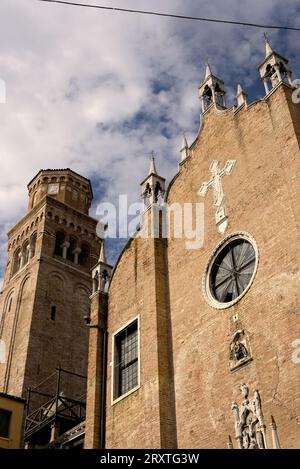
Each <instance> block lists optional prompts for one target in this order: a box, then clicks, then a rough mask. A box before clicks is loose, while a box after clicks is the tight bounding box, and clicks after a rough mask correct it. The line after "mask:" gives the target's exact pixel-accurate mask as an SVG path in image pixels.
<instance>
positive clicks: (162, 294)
mask: <svg viewBox="0 0 300 469" xmlns="http://www.w3.org/2000/svg"><path fill="white" fill-rule="evenodd" d="M291 92H292V91H291V88H290V87H289V86H288V85H285V84H283V83H281V84H280V85H278V86H277V87H276V88H275V89H274V90H273V91H272V92H271V93H269V94H268V95H267V96H266V97H265V99H263V100H261V101H259V102H256V103H253V104H251V105H250V106H248V107H245V106H242V107H241V108H239V109H238V110H234V109H228V110H224V111H219V110H216V109H215V108H214V107H212V108H210V109H209V110H208V111H207V112H206V113H205V114H204V116H203V123H202V128H201V131H200V133H199V135H198V137H197V138H196V141H195V142H194V144H193V145H192V147H191V153H192V154H191V156H190V157H188V158H187V159H186V160H185V161H184V162H183V163H182V164H181V165H180V170H179V172H178V174H177V175H176V177H175V178H174V179H173V181H172V182H171V184H170V187H169V189H168V193H167V202H168V203H169V204H172V203H175V202H179V203H180V204H183V203H185V202H194V203H196V202H203V203H204V221H205V224H204V246H203V248H198V249H194V250H187V249H186V246H185V240H184V239H177V238H174V237H171V238H170V239H169V240H168V242H167V243H166V242H165V241H164V240H161V239H158V240H153V239H151V238H150V239H142V238H140V237H138V238H135V239H132V240H130V241H129V242H128V244H127V246H126V248H125V249H124V251H123V253H122V255H121V257H120V259H119V261H118V264H117V266H116V268H115V271H114V275H113V278H112V282H111V285H110V290H109V303H108V318H107V321H108V322H107V324H108V366H107V396H106V397H107V398H106V447H108V448H121V447H126V448H138V447H140V448H159V447H165V448H167V447H176V446H177V445H178V447H179V448H188V447H189V448H226V445H227V442H228V435H231V436H232V439H233V442H234V446H235V447H236V442H235V441H234V436H235V434H234V420H233V415H232V411H231V403H232V401H237V402H240V401H241V395H240V390H239V387H240V385H241V384H242V383H246V384H247V385H248V386H249V388H250V397H252V395H253V392H254V390H255V389H258V390H259V391H260V395H261V399H262V406H263V411H264V415H265V421H266V423H267V427H268V428H267V440H268V445H269V446H271V444H272V443H271V431H270V428H269V423H270V421H271V420H270V419H271V415H273V416H274V419H275V421H276V423H277V427H278V434H279V439H280V442H281V445H282V447H284V448H296V447H299V446H300V393H299V389H300V365H299V364H298V365H297V364H295V363H293V361H292V353H293V348H292V342H293V341H294V340H295V339H297V338H300V304H299V303H300V294H299V291H300V288H299V287H300V273H299V272H300V254H299V245H300V244H299V242H300V231H299V223H300V206H299V203H298V197H299V189H300V151H299V138H300V106H299V105H296V104H293V103H292V100H291ZM213 159H217V160H219V161H220V167H223V166H224V164H225V163H226V161H227V160H228V159H233V160H236V165H235V168H234V170H233V172H232V174H231V175H229V176H226V177H224V178H223V180H222V182H223V188H224V193H225V197H226V198H225V204H226V209H227V213H228V216H229V225H228V228H227V231H226V232H225V233H224V235H220V233H219V232H218V231H217V228H216V224H215V207H213V195H212V192H211V191H209V192H208V194H207V195H206V197H205V198H201V197H199V196H198V195H197V192H198V190H199V188H200V186H201V184H202V183H203V182H204V181H207V180H208V179H209V177H210V174H209V166H210V164H211V162H212V160H213ZM148 213H150V211H149V212H148ZM146 216H147V215H146ZM241 231H242V232H246V233H249V234H250V235H251V236H252V237H253V238H254V239H255V241H256V244H257V246H258V253H259V264H258V269H257V273H256V276H255V279H254V282H253V284H252V286H251V287H250V289H249V291H248V292H247V293H246V294H245V295H244V296H243V297H242V298H241V299H240V301H238V302H237V303H235V304H234V305H233V306H232V307H230V308H227V309H216V308H214V307H212V306H210V305H209V304H208V302H207V301H206V298H205V294H204V292H203V286H202V284H203V277H204V275H205V271H206V267H207V264H208V262H209V259H210V258H211V256H212V254H213V253H214V251H215V249H216V246H217V245H218V244H219V243H220V242H221V241H222V239H224V238H225V237H227V236H228V235H231V234H235V233H237V232H241ZM137 315H139V317H140V387H139V389H137V390H136V391H135V392H133V393H132V394H130V395H128V396H127V397H125V398H124V399H121V400H120V401H119V402H117V403H114V404H113V405H112V399H111V381H112V334H113V333H114V332H115V331H116V330H118V329H119V328H121V327H123V326H124V325H125V324H126V323H128V321H130V320H132V319H134V318H135V317H136V316H137ZM233 316H236V318H237V320H236V321H234V320H233ZM240 329H242V330H244V331H245V333H246V334H247V336H248V339H249V343H250V348H251V354H252V358H253V360H252V361H251V362H249V363H248V364H247V365H246V366H244V367H243V368H240V369H238V370H237V371H235V372H231V371H230V369H229V350H230V349H229V347H230V341H231V338H232V336H233V334H234V332H235V331H237V330H240ZM91 347H92V348H91V349H90V354H93V353H94V351H93V345H92V344H91ZM97 379H98V377H97V378H96V377H95V376H90V384H91V389H93V380H94V383H95V382H96V381H97ZM94 424H95V422H94ZM86 431H87V435H89V432H90V431H92V429H90V426H89V425H87V430H86Z"/></svg>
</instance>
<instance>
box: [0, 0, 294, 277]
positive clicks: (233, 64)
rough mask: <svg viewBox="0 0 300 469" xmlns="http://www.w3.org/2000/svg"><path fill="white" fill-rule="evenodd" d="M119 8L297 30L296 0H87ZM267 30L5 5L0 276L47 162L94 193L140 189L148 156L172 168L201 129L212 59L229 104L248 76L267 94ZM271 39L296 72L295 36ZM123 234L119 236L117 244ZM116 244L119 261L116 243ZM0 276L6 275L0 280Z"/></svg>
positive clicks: (0, 52) (33, 1)
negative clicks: (10, 236) (9, 239)
mask: <svg viewBox="0 0 300 469" xmlns="http://www.w3.org/2000/svg"><path fill="white" fill-rule="evenodd" d="M89 3H90V4H102V5H107V6H115V7H121V8H133V9H147V10H157V11H163V12H170V13H175V14H185V15H195V16H202V17H204V16H205V17H210V18H222V19H228V20H237V21H246V22H257V23H267V24H279V25H290V26H298V27H300V16H299V12H300V5H299V2H296V1H294V0H285V1H282V0H280V1H279V0H184V1H183V0H89ZM263 32H264V30H262V29H254V28H243V27H239V26H229V25H220V24H212V23H201V22H192V21H185V20H176V19H167V18H158V17H153V16H144V15H137V14H129V13H120V12H111V11H110V12H105V11H100V10H95V9H84V8H79V7H68V6H64V5H58V4H49V3H44V2H39V1H38V0H1V2H0V79H2V80H4V81H5V83H6V87H7V102H6V104H0V162H1V167H0V279H1V277H2V274H3V267H4V266H5V262H6V232H7V231H8V229H9V228H10V227H11V226H13V225H14V223H15V222H16V221H17V220H18V219H19V218H20V217H22V216H23V215H24V214H25V212H26V207H27V191H26V184H27V183H28V181H29V180H31V179H32V177H33V176H34V175H35V173H37V172H38V171H39V169H41V168H44V169H46V168H62V167H71V168H72V169H73V170H75V171H77V172H79V173H81V174H83V175H84V176H86V177H89V178H91V180H92V183H93V186H94V191H95V200H94V205H93V209H92V214H93V213H95V210H96V207H97V204H98V203H99V202H100V201H101V200H102V201H110V202H115V201H116V200H117V198H118V194H119V193H121V194H128V198H129V201H130V202H131V201H136V200H138V197H139V183H140V182H141V180H142V179H143V177H144V176H145V175H146V172H147V170H148V164H149V155H150V153H151V151H152V150H154V151H155V153H156V154H157V167H158V169H159V172H160V173H161V174H162V175H163V176H165V177H167V179H168V180H170V179H171V178H172V176H173V175H174V173H175V172H176V170H177V163H178V160H179V157H180V155H179V148H180V143H181V138H182V137H181V136H182V132H183V131H185V132H186V135H187V137H188V140H189V141H190V142H192V141H193V139H194V137H195V135H196V133H197V130H198V127H199V113H200V105H199V100H198V94H197V87H198V85H199V83H200V82H201V80H202V79H203V74H204V64H205V62H206V60H207V59H208V60H209V62H210V64H211V66H212V69H213V72H215V73H216V74H217V76H219V77H220V78H222V79H223V80H224V81H225V85H226V91H227V98H228V105H231V104H233V103H234V97H235V90H236V84H237V82H238V81H241V83H242V84H243V86H244V88H246V90H247V92H248V94H249V98H250V101H252V100H254V99H259V98H261V97H262V96H263V87H262V85H261V84H260V82H259V77H258V73H257V70H256V66H257V65H258V64H259V63H260V62H261V61H262V59H263V57H264V43H263ZM269 38H270V41H271V43H272V45H273V47H274V48H275V49H276V50H278V52H280V53H281V54H283V55H284V56H286V57H287V58H289V59H290V64H291V68H292V70H293V72H294V78H298V77H299V65H300V60H299V58H298V57H299V50H300V40H299V38H300V33H298V32H282V31H280V32H279V31H277V30H271V31H270V32H269ZM122 242H123V241H122ZM122 242H121V243H120V242H115V243H110V253H109V257H110V260H111V261H112V262H114V261H115V259H116V256H117V253H118V250H119V248H120V244H122ZM0 281H1V280H0Z"/></svg>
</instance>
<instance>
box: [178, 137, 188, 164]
mask: <svg viewBox="0 0 300 469" xmlns="http://www.w3.org/2000/svg"><path fill="white" fill-rule="evenodd" d="M180 153H181V161H183V160H185V159H186V158H187V157H188V156H189V145H188V142H187V139H186V136H185V134H183V137H182V144H181V149H180Z"/></svg>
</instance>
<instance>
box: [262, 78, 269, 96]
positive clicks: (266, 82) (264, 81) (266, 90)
mask: <svg viewBox="0 0 300 469" xmlns="http://www.w3.org/2000/svg"><path fill="white" fill-rule="evenodd" d="M263 84H264V87H265V92H266V94H268V93H269V91H270V90H269V86H268V80H267V78H263Z"/></svg>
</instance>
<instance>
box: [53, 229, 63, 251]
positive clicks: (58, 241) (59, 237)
mask: <svg viewBox="0 0 300 469" xmlns="http://www.w3.org/2000/svg"><path fill="white" fill-rule="evenodd" d="M64 241H65V233H64V232H63V231H57V232H56V241H55V251H54V254H55V255H56V256H62V254H63V249H62V247H61V246H62V244H63V243H64Z"/></svg>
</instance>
